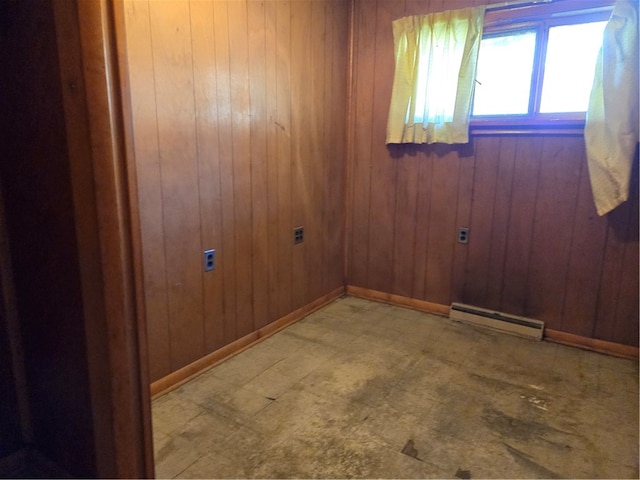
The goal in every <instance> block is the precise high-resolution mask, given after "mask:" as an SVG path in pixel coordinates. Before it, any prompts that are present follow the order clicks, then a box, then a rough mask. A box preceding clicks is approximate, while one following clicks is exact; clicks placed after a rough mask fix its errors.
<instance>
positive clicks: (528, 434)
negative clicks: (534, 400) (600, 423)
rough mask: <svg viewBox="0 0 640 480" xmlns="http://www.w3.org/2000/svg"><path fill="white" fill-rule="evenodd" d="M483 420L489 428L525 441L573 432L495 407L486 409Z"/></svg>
mask: <svg viewBox="0 0 640 480" xmlns="http://www.w3.org/2000/svg"><path fill="white" fill-rule="evenodd" d="M482 420H483V422H484V423H485V424H486V425H487V426H488V427H489V428H491V429H492V430H494V431H495V432H497V433H499V434H500V435H503V436H505V437H508V438H513V439H517V440H521V441H524V442H528V441H532V440H534V439H537V438H542V437H544V436H545V435H558V434H560V435H563V436H566V435H571V433H569V432H564V431H562V430H558V429H557V428H554V427H552V426H551V425H546V424H544V423H539V422H530V421H526V420H520V419H519V418H515V417H511V416H509V415H507V414H506V413H503V412H501V411H499V410H495V409H493V408H485V409H484V412H483V414H482Z"/></svg>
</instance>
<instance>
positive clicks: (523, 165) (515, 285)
mask: <svg viewBox="0 0 640 480" xmlns="http://www.w3.org/2000/svg"><path fill="white" fill-rule="evenodd" d="M516 155H517V158H516V161H515V165H514V172H513V189H512V193H511V204H510V205H509V209H510V211H509V232H508V235H507V245H506V252H505V255H506V260H505V264H504V275H503V279H502V302H501V306H500V308H501V310H502V311H504V312H512V313H513V314H514V315H523V316H524V315H526V313H525V311H524V308H525V302H526V295H527V279H528V276H529V264H530V261H529V259H530V256H531V239H532V236H533V211H532V210H531V206H532V205H535V203H536V198H537V192H538V174H539V170H540V160H541V155H542V142H541V141H540V139H539V138H532V137H520V138H518V140H517V147H516Z"/></svg>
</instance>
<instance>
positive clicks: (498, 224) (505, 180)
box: [484, 137, 516, 305]
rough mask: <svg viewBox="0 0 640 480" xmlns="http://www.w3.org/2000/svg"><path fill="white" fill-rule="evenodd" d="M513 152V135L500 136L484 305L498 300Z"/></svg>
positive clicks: (512, 169) (503, 259) (514, 143)
mask: <svg viewBox="0 0 640 480" xmlns="http://www.w3.org/2000/svg"><path fill="white" fill-rule="evenodd" d="M515 155H516V139H515V138H513V137H505V138H503V139H501V141H500V153H499V163H498V172H497V177H496V192H495V199H494V204H493V223H492V225H491V241H490V247H489V265H488V270H487V289H486V297H485V299H484V303H485V304H487V305H500V304H501V303H502V281H503V275H504V265H505V254H506V253H505V252H506V249H507V235H508V230H509V206H510V205H511V198H512V185H513V174H514V163H515V162H514V161H515Z"/></svg>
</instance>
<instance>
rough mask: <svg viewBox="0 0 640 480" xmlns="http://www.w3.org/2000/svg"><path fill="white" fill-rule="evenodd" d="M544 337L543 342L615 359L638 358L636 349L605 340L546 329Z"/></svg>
mask: <svg viewBox="0 0 640 480" xmlns="http://www.w3.org/2000/svg"><path fill="white" fill-rule="evenodd" d="M544 337H545V340H548V341H550V342H555V343H560V344H562V345H569V346H571V347H578V348H582V349H584V350H591V351H594V352H599V353H605V354H607V355H613V356H615V357H622V358H630V359H632V360H637V359H638V357H639V349H638V347H632V346H631V345H622V344H621V343H614V342H607V341H606V340H599V339H597V338H589V337H582V336H580V335H574V334H573V333H566V332H560V331H558V330H551V329H548V328H546V329H545V330H544Z"/></svg>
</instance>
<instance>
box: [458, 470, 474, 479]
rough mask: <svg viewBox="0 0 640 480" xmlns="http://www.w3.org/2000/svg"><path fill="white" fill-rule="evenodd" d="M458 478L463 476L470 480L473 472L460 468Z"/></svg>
mask: <svg viewBox="0 0 640 480" xmlns="http://www.w3.org/2000/svg"><path fill="white" fill-rule="evenodd" d="M456 478H461V479H464V480H468V479H470V478H471V472H470V471H469V470H460V469H458V471H457V472H456Z"/></svg>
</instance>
